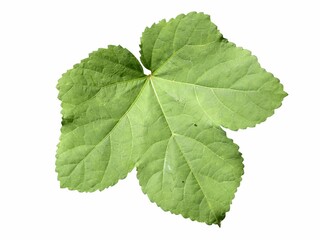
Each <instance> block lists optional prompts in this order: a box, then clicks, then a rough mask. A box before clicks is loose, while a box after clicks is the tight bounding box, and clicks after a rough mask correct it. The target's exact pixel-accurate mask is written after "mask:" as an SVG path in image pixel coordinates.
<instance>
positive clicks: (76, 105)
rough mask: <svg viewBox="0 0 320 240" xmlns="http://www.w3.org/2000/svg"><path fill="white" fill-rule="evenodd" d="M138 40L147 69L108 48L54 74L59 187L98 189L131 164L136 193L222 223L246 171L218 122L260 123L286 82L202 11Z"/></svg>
mask: <svg viewBox="0 0 320 240" xmlns="http://www.w3.org/2000/svg"><path fill="white" fill-rule="evenodd" d="M140 47H141V51H140V53H141V57H140V59H141V62H142V63H143V64H144V66H145V67H146V68H148V69H150V70H151V74H150V75H148V76H145V75H144V74H143V70H142V67H141V65H140V64H139V62H138V61H137V59H136V58H135V57H134V56H133V55H132V54H131V53H130V52H129V51H128V50H126V49H124V48H122V47H120V46H118V47H116V46H109V47H108V49H99V50H98V51H96V52H94V53H92V54H91V55H90V56H89V58H87V59H85V60H83V61H82V62H81V63H80V64H77V65H75V66H74V68H73V69H71V70H69V71H68V72H67V73H65V74H64V75H63V76H62V78H61V79H60V80H59V83H58V89H59V99H60V100H61V101H62V115H63V120H62V125H63V126H62V128H61V138H60V143H59V146H58V151H57V162H56V170H57V172H58V178H59V180H60V183H61V186H62V187H67V188H69V189H76V190H78V191H95V190H98V189H99V190H103V189H104V188H106V187H109V186H111V185H114V184H115V183H116V182H117V181H118V180H119V179H122V178H124V177H125V176H126V175H127V173H128V172H129V171H131V170H132V169H133V167H135V166H136V167H137V173H138V179H139V182H140V185H141V187H142V190H143V192H144V193H146V194H147V195H148V197H149V198H150V200H151V201H152V202H155V203H156V204H157V205H158V206H160V207H161V208H162V209H164V210H166V211H171V212H172V213H175V214H181V215H183V216H184V217H186V218H190V219H192V220H197V221H200V222H206V223H207V224H213V223H215V224H220V222H221V221H222V220H223V219H224V217H225V214H226V212H227V211H228V210H229V208H230V204H231V201H232V199H233V197H234V194H235V192H236V189H237V187H238V186H239V184H240V181H241V176H242V174H243V164H242V160H243V159H242V157H241V153H240V152H239V151H238V146H237V145H236V144H234V143H233V141H232V140H231V139H229V138H227V136H226V133H225V132H224V130H223V129H222V128H221V126H223V127H226V128H229V129H232V130H237V129H240V128H247V127H253V126H255V125H256V124H258V123H260V122H262V121H264V120H265V119H266V118H267V117H269V116H271V115H272V114H273V112H274V110H275V109H276V108H278V107H279V106H280V105H281V102H282V100H283V98H284V97H285V96H286V93H285V92H284V91H283V86H282V85H281V84H280V83H279V80H278V79H276V78H275V77H274V76H273V75H272V74H271V73H268V72H266V71H265V70H264V69H263V68H261V67H260V65H259V63H258V61H257V59H256V57H254V56H252V55H251V53H250V52H249V51H247V50H244V49H242V48H239V47H236V46H235V45H234V44H233V43H230V42H228V41H227V40H226V39H225V38H223V37H222V35H221V34H220V32H219V31H218V30H217V27H216V26H215V25H214V24H213V23H212V22H211V21H210V17H209V16H207V15H205V14H202V13H194V12H192V13H189V14H187V15H179V16H178V17H177V18H175V19H171V20H170V21H169V22H166V21H165V20H162V21H160V22H159V23H158V24H154V25H152V27H150V28H147V29H146V30H145V32H144V33H143V35H142V37H141V45H140Z"/></svg>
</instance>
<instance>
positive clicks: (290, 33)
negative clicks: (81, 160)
mask: <svg viewBox="0 0 320 240" xmlns="http://www.w3.org/2000/svg"><path fill="white" fill-rule="evenodd" d="M317 2H318V1H311V0H303V1H292V0H291V1H279V0H268V1H256V0H252V1H249V0H241V1H238V0H234V1H230V0H223V1H222V0H221V1H215V0H170V1H164V0H144V1H138V0H130V1H129V0H127V1H123V0H121V1H119V0H117V1H116V0H114V1H107V0H104V1H93V0H91V1H81V0H77V1H67V0H64V1H57V0H55V1H33V0H28V1H23V0H21V1H14V0H13V1H1V2H0V83H1V85H0V91H1V92H0V107H1V112H0V114H1V118H0V121H1V124H0V140H1V148H0V149H1V152H0V154H1V155H0V156H1V157H0V239H3V240H11V239H33V240H38V239H41V240H42V239H46V240H47V239H49V240H51V239H54V240H57V239H59V240H69V239H77V240H81V239H140V240H143V239H218V240H224V239H245V240H251V239H252V240H256V239H259V240H264V239H265V240H269V239H308V240H309V239H311V240H312V239H317V240H319V239H320V233H319V231H320V230H319V229H320V220H319V215H320V207H319V205H320V197H319V192H320V191H319V190H320V187H319V185H320V177H319V176H320V153H319V152H320V145H319V143H320V142H319V134H320V131H319V122H320V117H319V110H320V108H319V104H320V101H319V91H320V83H319V82H320V78H319V70H320V66H319V64H320V61H319V56H320V47H319V46H320V36H319V23H320V14H319V12H320V7H319V6H318V5H317ZM190 11H203V12H205V13H207V14H210V15H211V18H212V21H213V22H215V23H216V24H217V25H218V27H219V29H220V30H221V32H222V33H223V34H224V36H225V37H226V38H228V39H229V40H230V41H233V42H235V43H236V44H237V45H239V46H242V47H245V48H247V49H250V50H251V51H252V52H253V53H254V54H255V55H256V56H258V58H259V61H260V63H261V64H262V66H263V67H264V68H266V69H267V70H268V71H270V72H272V73H274V74H275V75H276V76H277V77H278V78H280V80H281V82H282V83H283V84H284V86H285V90H286V91H287V92H288V93H289V96H288V97H287V98H286V99H285V100H284V102H283V106H282V107H281V108H280V109H278V110H276V113H275V115H274V116H272V117H271V118H270V119H268V120H267V121H266V122H265V123H262V124H260V125H258V126H257V127H256V128H251V129H247V130H241V131H237V132H231V131H228V135H229V137H231V138H233V139H234V140H235V142H236V143H237V144H238V145H239V146H240V151H241V152H242V153H243V156H244V159H245V161H244V163H245V175H244V177H243V181H242V183H241V186H240V188H239V189H238V192H237V194H236V197H235V199H234V201H233V204H232V206H231V211H230V212H229V213H227V216H226V219H225V220H224V221H223V222H222V227H221V228H219V227H217V226H208V225H206V224H203V223H198V222H192V221H190V220H188V219H184V218H182V217H181V216H176V215H172V214H170V213H168V212H164V211H162V210H161V209H160V208H158V207H157V206H156V205H155V204H152V203H150V202H149V200H148V198H147V197H146V196H145V195H143V194H142V192H141V190H140V188H139V184H138V181H137V179H136V177H135V171H133V172H132V173H131V174H130V175H129V176H128V177H127V178H126V179H125V180H122V181H120V182H119V183H118V184H117V185H116V186H114V187H111V188H109V189H107V190H105V191H103V192H96V193H90V194H84V193H82V194H81V193H78V192H74V191H68V190H66V189H60V188H59V183H58V181H57V175H56V173H55V151H56V144H57V143H58V139H59V129H60V121H61V115H60V103H59V101H58V100H57V94H58V92H57V90H56V88H55V86H56V83H57V80H58V79H59V77H60V76H61V74H62V73H63V72H65V71H66V70H67V69H69V68H71V67H72V65H73V64H75V63H77V62H79V61H80V60H81V59H83V58H85V57H86V56H87V54H88V53H89V52H91V51H93V50H96V49H97V48H99V47H106V46H107V45H108V44H116V45H117V44H121V45H122V46H124V47H126V48H128V49H130V50H131V51H132V52H133V53H134V54H135V55H136V56H137V57H138V56H139V38H140V35H141V33H142V31H143V30H144V28H145V27H146V26H150V25H151V24H152V23H154V22H157V21H159V20H160V19H163V18H167V19H169V18H171V17H175V16H176V15H178V14H180V13H188V12H190Z"/></svg>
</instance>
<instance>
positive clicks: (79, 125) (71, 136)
mask: <svg viewBox="0 0 320 240" xmlns="http://www.w3.org/2000/svg"><path fill="white" fill-rule="evenodd" d="M119 53H120V55H119ZM125 58H127V60H128V61H127V63H126V62H121V60H122V61H123V59H125ZM97 59H98V60H97ZM99 61H100V64H98V62H99ZM101 62H102V64H101ZM110 69H112V72H111V71H110ZM145 83H146V78H145V77H144V74H143V72H142V68H141V66H140V65H139V63H138V61H137V60H136V59H135V58H134V57H133V55H132V54H131V53H130V52H129V51H128V50H126V49H124V48H122V47H115V46H111V47H110V46H109V48H108V49H99V50H98V51H96V52H94V53H93V54H91V55H90V56H89V58H87V59H85V60H83V61H82V62H81V63H80V64H78V65H76V66H75V67H74V68H73V69H71V70H69V71H68V72H67V73H66V74H64V75H63V77H62V78H61V79H60V80H59V84H58V89H59V90H60V95H59V98H60V99H61V101H62V115H63V120H66V119H67V121H65V122H63V126H62V128H61V137H60V143H59V146H58V150H57V160H56V171H57V172H58V178H59V180H60V184H61V187H67V188H69V189H71V190H75V189H76V190H78V191H86V192H91V191H95V190H103V189H104V188H106V187H109V186H112V185H114V184H115V183H116V182H117V181H118V180H119V179H122V178H124V177H125V176H126V175H127V173H128V172H130V171H131V170H132V169H133V167H134V164H135V159H134V158H133V156H131V154H129V153H127V151H124V149H127V150H129V151H128V152H131V151H132V149H133V148H134V144H133V140H132V129H131V126H130V124H129V120H128V118H127V115H128V112H129V111H130V110H131V108H132V107H133V106H134V104H135V102H136V100H137V99H138V98H139V96H140V93H141V90H142V89H143V87H144V86H145ZM70 85H71V86H72V87H71V88H70ZM130 149H131V150H130Z"/></svg>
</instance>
